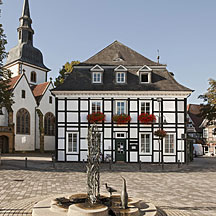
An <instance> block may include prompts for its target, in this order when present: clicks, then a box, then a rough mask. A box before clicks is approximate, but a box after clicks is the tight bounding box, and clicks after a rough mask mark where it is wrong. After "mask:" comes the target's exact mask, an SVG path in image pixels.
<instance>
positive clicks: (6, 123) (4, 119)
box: [0, 107, 8, 126]
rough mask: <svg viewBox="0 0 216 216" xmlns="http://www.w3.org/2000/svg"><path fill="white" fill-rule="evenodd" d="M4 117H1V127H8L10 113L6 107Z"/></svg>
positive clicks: (3, 110) (3, 109)
mask: <svg viewBox="0 0 216 216" xmlns="http://www.w3.org/2000/svg"><path fill="white" fill-rule="evenodd" d="M2 112H3V115H0V126H8V112H7V110H6V108H5V107H3V108H2Z"/></svg>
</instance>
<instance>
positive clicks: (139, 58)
mask: <svg viewBox="0 0 216 216" xmlns="http://www.w3.org/2000/svg"><path fill="white" fill-rule="evenodd" d="M82 64H83V65H85V64H93V65H94V64H100V65H120V64H121V65H127V66H129V65H133V66H136V65H138V66H143V65H149V66H160V65H162V64H159V63H156V62H154V61H152V60H150V59H148V58H146V57H144V56H143V55H141V54H139V53H137V52H136V51H134V50H132V49H131V48H129V47H127V46H125V45H124V44H122V43H120V42H119V41H117V40H116V41H114V42H113V43H112V44H110V45H109V46H107V47H105V48H104V49H103V50H101V51H100V52H98V53H97V54H95V55H94V56H92V57H91V58H89V59H88V60H86V61H84V62H83V63H81V65H82Z"/></svg>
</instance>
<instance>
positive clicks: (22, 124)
mask: <svg viewBox="0 0 216 216" xmlns="http://www.w3.org/2000/svg"><path fill="white" fill-rule="evenodd" d="M16 132H17V134H30V114H29V112H28V111H27V110H26V109H24V108H22V109H20V110H19V111H18V112H17V116H16Z"/></svg>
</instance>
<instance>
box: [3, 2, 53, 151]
mask: <svg viewBox="0 0 216 216" xmlns="http://www.w3.org/2000/svg"><path fill="white" fill-rule="evenodd" d="M19 20H20V26H19V28H18V29H17V31H18V45H17V46H16V47H14V48H12V49H11V50H10V51H9V55H8V58H7V61H6V64H5V65H4V68H6V69H8V70H11V72H12V79H11V81H10V87H9V90H10V91H12V92H13V95H14V96H13V100H14V104H13V105H12V112H11V113H8V112H7V110H6V109H5V108H4V107H2V108H1V110H0V149H1V151H2V152H4V153H7V152H14V151H35V150H37V149H40V150H41V151H50V150H55V116H54V114H55V103H54V101H55V98H54V96H53V95H52V94H51V91H50V90H51V89H52V88H53V84H52V82H51V81H48V80H47V74H48V72H49V71H50V70H49V69H48V68H47V67H46V66H45V65H44V63H43V55H42V53H41V51H40V50H38V49H37V48H35V47H34V46H33V35H34V30H33V29H32V27H31V24H32V20H31V17H30V10H29V2H28V0H24V4H23V11H22V16H21V18H20V19H19Z"/></svg>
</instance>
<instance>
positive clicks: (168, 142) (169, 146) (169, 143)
mask: <svg viewBox="0 0 216 216" xmlns="http://www.w3.org/2000/svg"><path fill="white" fill-rule="evenodd" d="M164 152H165V153H167V154H174V153H175V141H174V134H167V135H166V137H165V149H164Z"/></svg>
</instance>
